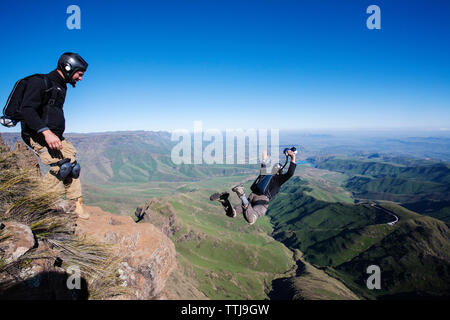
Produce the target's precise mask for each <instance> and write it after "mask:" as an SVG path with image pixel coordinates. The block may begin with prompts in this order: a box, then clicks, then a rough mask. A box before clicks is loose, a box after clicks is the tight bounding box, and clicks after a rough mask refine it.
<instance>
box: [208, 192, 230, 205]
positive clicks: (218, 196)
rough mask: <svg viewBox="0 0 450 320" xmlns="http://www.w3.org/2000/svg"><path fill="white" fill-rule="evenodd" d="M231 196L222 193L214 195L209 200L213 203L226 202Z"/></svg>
mask: <svg viewBox="0 0 450 320" xmlns="http://www.w3.org/2000/svg"><path fill="white" fill-rule="evenodd" d="M229 196H230V194H229V193H228V192H222V193H218V192H216V193H214V194H212V195H211V197H209V200H211V201H220V202H222V203H223V202H224V201H226V200H228V197H229Z"/></svg>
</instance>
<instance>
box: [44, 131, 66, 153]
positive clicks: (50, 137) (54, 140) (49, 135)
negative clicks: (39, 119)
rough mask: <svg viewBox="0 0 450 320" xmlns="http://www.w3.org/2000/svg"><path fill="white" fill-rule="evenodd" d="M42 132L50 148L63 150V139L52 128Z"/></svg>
mask: <svg viewBox="0 0 450 320" xmlns="http://www.w3.org/2000/svg"><path fill="white" fill-rule="evenodd" d="M42 134H43V135H44V138H45V142H47V145H48V146H49V147H50V149H54V150H58V151H59V150H61V149H62V143H61V140H59V138H58V137H57V136H56V135H55V134H54V133H53V132H51V131H50V130H45V131H42Z"/></svg>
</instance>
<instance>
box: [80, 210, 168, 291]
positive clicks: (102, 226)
mask: <svg viewBox="0 0 450 320" xmlns="http://www.w3.org/2000/svg"><path fill="white" fill-rule="evenodd" d="M85 209H86V210H87V211H88V212H89V213H90V215H91V217H90V219H89V220H79V221H77V227H76V233H77V234H79V235H80V236H83V235H86V236H88V237H90V238H92V239H94V240H97V241H99V242H101V243H107V244H111V245H114V247H115V248H116V250H117V253H118V254H123V260H122V262H121V263H120V269H119V274H120V279H121V280H122V281H123V285H124V286H126V287H129V288H131V289H132V292H131V293H130V295H128V296H124V297H122V298H131V299H155V298H156V299H164V298H166V297H165V295H164V293H163V289H164V287H165V283H166V280H167V278H168V277H169V275H170V274H171V273H172V271H173V270H174V269H175V268H176V252H175V246H174V244H173V242H172V241H171V240H170V239H169V238H168V237H167V236H165V235H164V234H163V233H162V232H161V231H160V230H158V229H157V228H156V227H155V226H153V225H151V224H148V223H146V224H137V223H135V222H134V221H133V219H131V217H127V216H116V215H112V214H110V213H107V212H104V211H102V210H101V209H100V208H97V207H85Z"/></svg>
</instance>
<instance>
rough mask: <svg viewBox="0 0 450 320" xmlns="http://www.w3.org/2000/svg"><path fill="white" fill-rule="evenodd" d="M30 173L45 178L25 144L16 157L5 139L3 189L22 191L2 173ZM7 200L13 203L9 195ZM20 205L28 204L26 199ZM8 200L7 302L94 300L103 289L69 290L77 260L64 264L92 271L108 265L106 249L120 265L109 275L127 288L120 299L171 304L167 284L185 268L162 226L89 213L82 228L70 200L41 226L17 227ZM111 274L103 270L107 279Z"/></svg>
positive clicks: (0, 245)
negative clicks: (104, 263) (88, 267)
mask: <svg viewBox="0 0 450 320" xmlns="http://www.w3.org/2000/svg"><path fill="white" fill-rule="evenodd" d="M24 168H25V169H29V170H30V171H29V174H30V175H32V176H34V175H40V174H41V173H40V170H39V163H38V160H37V158H36V156H35V155H34V153H33V152H32V151H30V150H29V149H28V148H27V146H26V145H25V144H23V143H21V142H18V143H17V144H16V148H15V151H11V150H10V149H9V147H7V146H6V145H5V144H4V142H3V140H2V138H1V135H0V183H5V185H8V184H9V183H10V184H11V185H14V183H17V182H14V181H13V180H8V179H11V177H10V176H9V175H6V174H5V175H3V176H2V174H3V173H5V172H6V171H9V172H10V173H11V172H12V173H14V172H18V169H24ZM11 181H12V182H11ZM20 183H22V182H20ZM23 183H26V182H23ZM21 186H22V189H23V190H28V189H30V190H29V191H30V192H34V193H36V192H39V191H38V190H31V188H34V187H33V185H32V184H30V185H29V186H25V185H21ZM27 188H28V189H27ZM9 190H11V189H10V188H9ZM0 192H3V193H5V192H6V191H5V190H3V191H0ZM24 192H25V191H24ZM5 195H6V196H7V197H9V195H8V194H7V193H5ZM0 196H2V194H0ZM22 196H26V194H23V195H22ZM0 198H1V197H0ZM4 198H5V197H4ZM35 198H36V197H35ZM35 198H34V199H35ZM5 199H6V198H5ZM8 199H9V198H8ZM18 199H19V201H22V200H20V199H22V198H20V197H19V198H18ZM8 201H9V200H8ZM8 201H7V202H5V203H4V204H3V203H0V300H1V299H31V300H36V299H39V300H41V299H88V298H92V297H91V295H90V286H91V284H92V283H94V285H92V286H91V288H92V287H93V286H95V284H96V282H95V281H94V280H92V279H91V278H88V279H84V278H82V277H81V279H80V286H79V287H77V288H69V286H68V282H67V281H68V280H70V278H71V275H72V274H73V273H72V272H71V271H70V270H69V267H70V265H69V263H68V261H69V260H70V259H66V261H65V260H64V259H65V258H66V257H68V256H70V257H72V258H74V259H75V260H77V261H78V262H79V263H81V265H83V264H86V265H89V263H91V264H92V260H94V262H95V261H96V260H101V259H100V257H99V256H98V255H97V254H96V252H97V251H96V250H98V252H106V251H102V250H103V249H104V247H105V248H106V247H107V248H108V249H107V252H108V253H110V252H112V253H114V254H113V255H112V257H114V259H116V260H115V262H114V263H112V264H109V266H113V267H110V269H113V271H112V272H111V273H109V275H111V274H112V275H113V276H112V278H113V279H114V280H113V282H114V284H117V283H118V286H120V287H121V288H124V290H122V291H119V290H118V291H117V292H119V293H117V294H115V295H111V297H112V298H113V299H165V298H167V296H166V294H165V291H164V289H165V285H166V281H167V278H168V277H169V276H170V274H171V273H172V272H173V271H174V270H175V269H176V268H177V262H176V252H175V246H174V244H173V243H172V241H171V240H170V239H169V238H168V237H167V236H166V235H165V234H164V233H163V232H162V231H160V230H159V229H157V228H156V227H155V226H154V225H152V224H149V223H145V224H137V223H135V221H134V220H133V219H132V218H131V217H129V216H116V215H113V214H110V213H107V212H104V211H102V210H101V209H100V208H96V207H86V211H87V212H89V214H90V219H89V220H81V219H77V220H76V221H74V220H75V219H76V218H75V217H74V216H72V214H73V213H71V211H70V210H69V209H68V208H69V207H70V205H69V203H68V202H66V201H60V202H59V203H58V204H57V205H56V206H57V207H55V208H48V209H47V208H45V209H44V210H41V211H45V212H33V213H32V214H33V215H37V216H39V215H40V217H41V218H40V220H39V223H38V224H37V225H36V224H34V225H33V221H37V220H33V219H28V220H27V219H26V218H23V216H22V217H21V219H22V220H21V221H20V223H19V221H14V220H15V218H14V217H15V216H14V215H13V214H11V215H9V214H6V212H7V211H8V207H9V206H10V205H11V204H12V203H13V201H12V202H11V203H10V202H8ZM2 204H3V206H2ZM33 208H35V207H31V208H28V209H29V210H34V209H33ZM28 209H27V210H28ZM22 214H26V211H22ZM66 215H67V216H66ZM62 217H67V219H65V218H64V219H62ZM2 220H4V221H2ZM61 221H65V223H64V224H63V226H64V227H61V226H58V224H61ZM74 223H75V228H73V227H74ZM31 226H33V229H32V228H31ZM59 229H61V230H62V229H64V230H65V231H64V232H65V233H61V234H56V233H57V232H59V231H57V230H59ZM32 230H39V231H35V232H39V234H35V233H34V232H33V231H32ZM52 232H53V233H55V234H54V235H53V237H52V236H49V235H48V234H51V233H52ZM60 235H61V236H60ZM64 239H65V240H64ZM85 239H86V240H88V242H86V243H88V244H87V246H88V248H87V249H82V250H81V251H80V252H77V251H76V250H75V251H74V252H71V248H73V247H71V245H73V243H74V242H77V241H78V245H79V246H81V247H83V246H84V247H86V244H85V243H83V241H84V240H85ZM64 241H66V243H64ZM65 245H66V247H64V246H65ZM75 245H77V244H75ZM91 249H92V250H91ZM83 250H84V251H83ZM105 250H106V249H105ZM80 253H81V254H80ZM64 254H65V256H63V255H64ZM83 259H91V260H89V261H88V260H83ZM107 261H109V260H107ZM66 268H67V269H66ZM103 270H104V269H100V273H101V274H103V272H102V271H103ZM87 275H89V274H87ZM105 278H106V277H105ZM92 281H94V282H92ZM105 283H106V285H108V284H109V283H110V282H102V285H103V286H105ZM111 283H112V282H111ZM97 288H98V287H97ZM101 288H105V287H101ZM106 288H109V287H106ZM114 288H115V287H114ZM94 289H95V288H94ZM124 292H126V293H124ZM109 297H110V296H107V298H109ZM94 298H96V296H94ZM100 298H102V297H100ZM102 299H103V298H102Z"/></svg>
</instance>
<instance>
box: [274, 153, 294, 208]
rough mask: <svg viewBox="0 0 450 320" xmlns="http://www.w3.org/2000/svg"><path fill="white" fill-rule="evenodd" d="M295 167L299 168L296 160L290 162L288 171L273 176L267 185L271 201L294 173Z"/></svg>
mask: <svg viewBox="0 0 450 320" xmlns="http://www.w3.org/2000/svg"><path fill="white" fill-rule="evenodd" d="M295 168H297V165H296V164H295V163H294V162H289V169H288V171H287V172H286V173H283V174H277V175H274V176H273V177H272V179H271V180H270V182H269V185H268V186H267V189H268V194H269V195H270V196H269V201H272V200H273V198H275V196H276V195H277V193H278V192H279V191H280V188H281V186H282V185H283V184H284V183H285V182H286V181H288V180H289V179H290V178H291V177H292V176H293V175H294V172H295Z"/></svg>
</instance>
